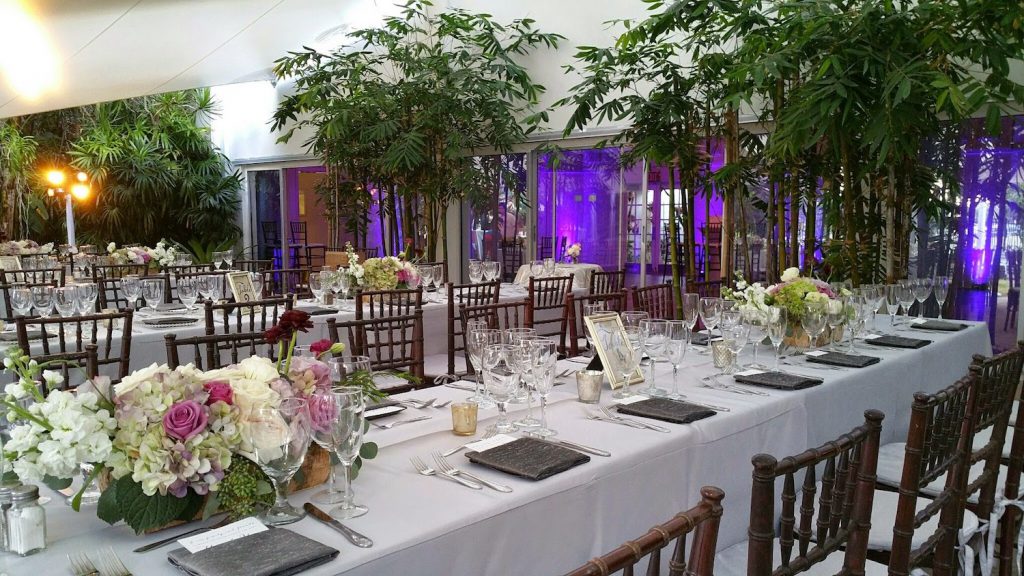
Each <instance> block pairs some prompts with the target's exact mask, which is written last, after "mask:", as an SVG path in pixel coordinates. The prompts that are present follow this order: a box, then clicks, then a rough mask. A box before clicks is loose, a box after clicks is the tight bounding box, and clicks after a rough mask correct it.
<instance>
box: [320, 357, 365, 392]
mask: <svg viewBox="0 0 1024 576" xmlns="http://www.w3.org/2000/svg"><path fill="white" fill-rule="evenodd" d="M327 366H328V367H329V368H330V370H331V382H333V383H334V385H335V387H339V386H345V385H346V383H347V382H348V379H349V377H350V375H352V374H355V373H356V372H367V373H370V374H372V373H373V368H372V365H371V364H370V357H369V356H340V357H339V356H332V357H331V358H329V359H328V360H327Z"/></svg>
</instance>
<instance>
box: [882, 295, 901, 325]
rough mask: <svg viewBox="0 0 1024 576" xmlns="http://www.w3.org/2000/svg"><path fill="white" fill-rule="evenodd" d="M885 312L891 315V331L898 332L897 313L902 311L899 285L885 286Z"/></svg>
mask: <svg viewBox="0 0 1024 576" xmlns="http://www.w3.org/2000/svg"><path fill="white" fill-rule="evenodd" d="M885 311H886V313H888V314H889V327H890V329H891V330H890V331H893V330H896V313H897V312H899V311H900V286H899V284H887V285H886V286H885Z"/></svg>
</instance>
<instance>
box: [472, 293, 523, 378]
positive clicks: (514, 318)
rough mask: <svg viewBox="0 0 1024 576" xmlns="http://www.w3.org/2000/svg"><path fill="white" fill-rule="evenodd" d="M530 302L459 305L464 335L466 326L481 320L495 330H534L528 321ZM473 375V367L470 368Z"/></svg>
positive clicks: (513, 301)
mask: <svg viewBox="0 0 1024 576" xmlns="http://www.w3.org/2000/svg"><path fill="white" fill-rule="evenodd" d="M529 310H530V300H529V298H524V299H522V300H509V301H507V302H495V303H489V304H481V305H479V306H468V305H466V304H459V321H460V322H461V323H462V333H463V334H465V333H466V326H468V325H469V321H470V320H481V321H483V322H485V323H486V324H487V327H488V328H492V329H495V330H508V329H509V328H532V327H533V326H531V325H530V324H529V323H528V322H527V319H528V317H529ZM468 368H469V371H470V373H472V371H473V369H472V367H471V366H470V367H468Z"/></svg>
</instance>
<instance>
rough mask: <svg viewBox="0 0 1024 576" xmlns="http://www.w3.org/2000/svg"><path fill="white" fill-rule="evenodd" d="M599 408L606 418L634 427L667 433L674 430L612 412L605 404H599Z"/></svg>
mask: <svg viewBox="0 0 1024 576" xmlns="http://www.w3.org/2000/svg"><path fill="white" fill-rule="evenodd" d="M598 409H599V410H600V411H601V414H602V415H604V418H605V419H607V420H612V421H614V422H621V423H623V424H627V425H629V426H632V427H634V428H645V429H647V430H654V431H655V432H664V433H666V434H667V433H669V432H671V431H672V430H670V429H668V428H665V427H664V426H658V425H657V424H650V423H648V422H644V421H642V420H636V419H634V418H626V417H624V416H619V415H618V414H615V413H614V412H612V411H611V410H609V409H608V408H605V407H604V406H598Z"/></svg>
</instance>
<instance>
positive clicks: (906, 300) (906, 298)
mask: <svg viewBox="0 0 1024 576" xmlns="http://www.w3.org/2000/svg"><path fill="white" fill-rule="evenodd" d="M896 294H897V297H898V298H899V300H900V307H901V308H903V321H904V323H907V324H909V323H910V307H911V306H913V305H914V300H915V299H916V298H915V295H914V281H913V280H900V281H899V288H898V289H897V293H896Z"/></svg>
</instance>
